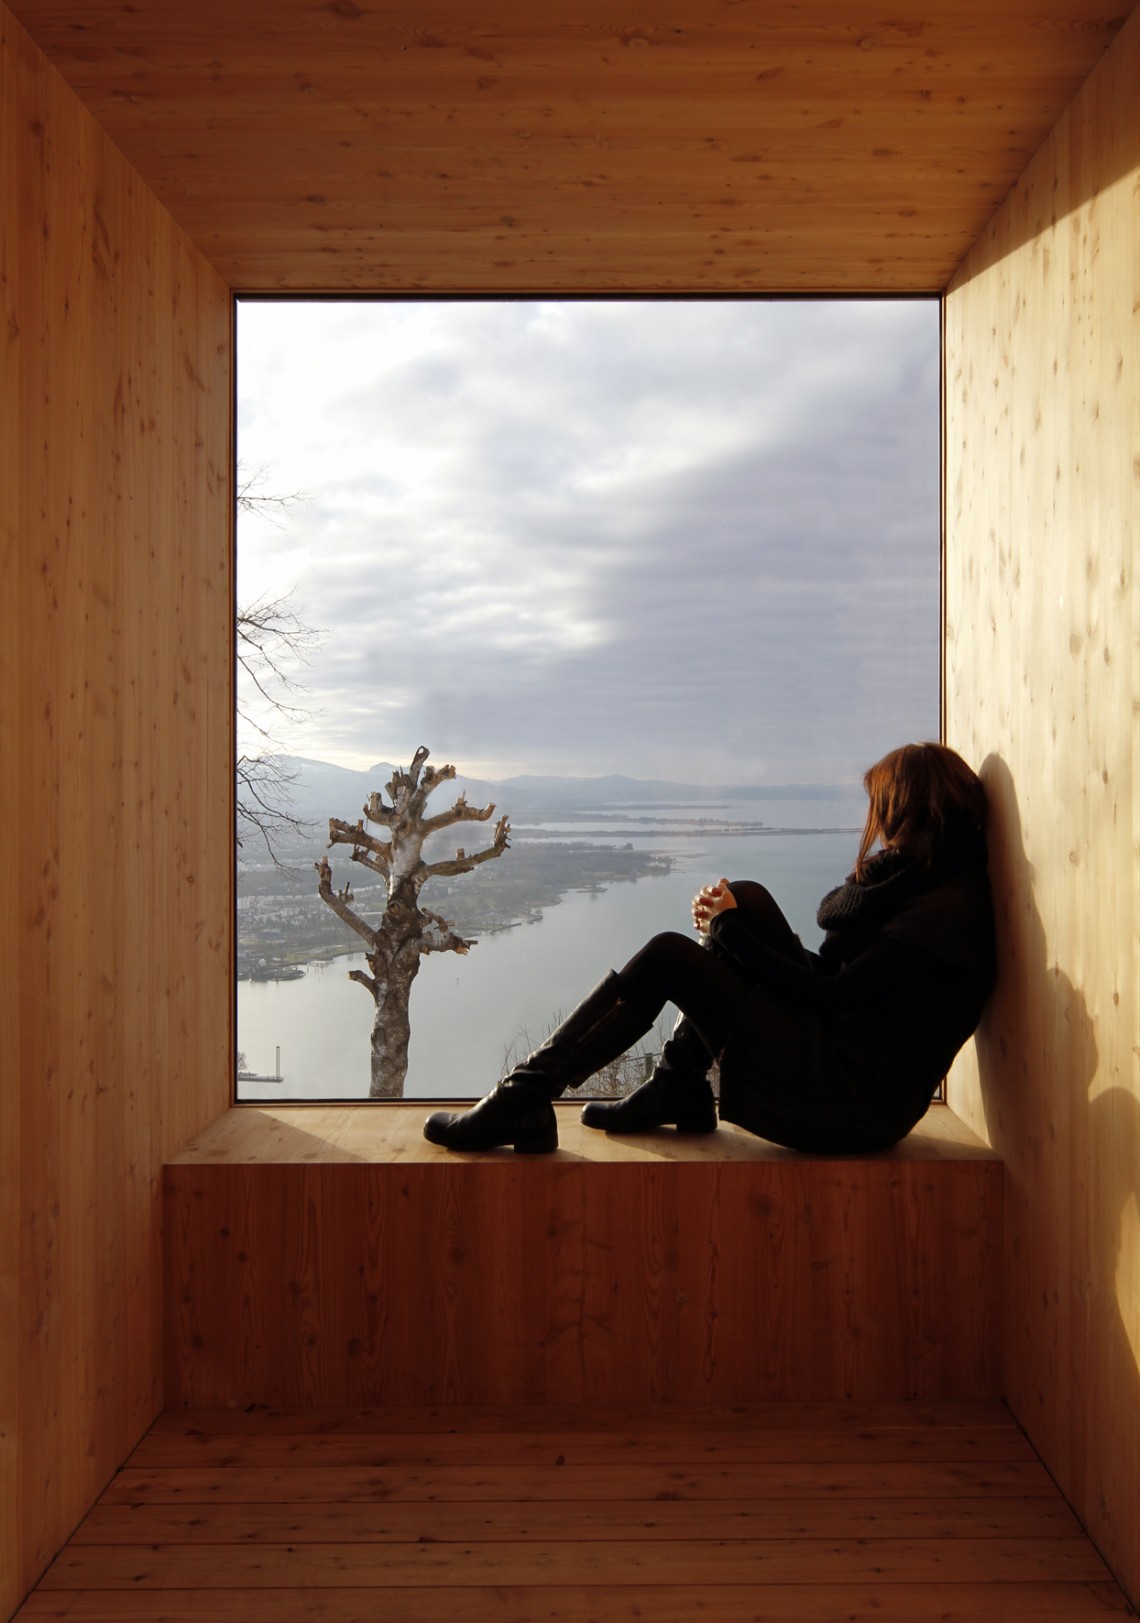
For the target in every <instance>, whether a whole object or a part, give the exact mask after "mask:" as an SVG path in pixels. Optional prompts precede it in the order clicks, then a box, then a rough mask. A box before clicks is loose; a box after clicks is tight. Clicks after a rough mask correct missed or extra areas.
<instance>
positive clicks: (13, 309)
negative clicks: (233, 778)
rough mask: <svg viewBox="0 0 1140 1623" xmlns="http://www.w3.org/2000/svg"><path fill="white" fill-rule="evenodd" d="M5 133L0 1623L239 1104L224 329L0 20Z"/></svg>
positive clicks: (105, 1438) (35, 1567)
mask: <svg viewBox="0 0 1140 1623" xmlns="http://www.w3.org/2000/svg"><path fill="white" fill-rule="evenodd" d="M0 117H2V118H3V143H2V150H3V154H4V158H3V162H4V170H3V177H2V178H3V182H4V184H3V186H2V188H0V220H2V225H0V230H2V232H3V237H2V240H0V265H2V267H3V271H2V283H0V292H2V298H3V310H2V320H0V346H2V347H0V353H2V354H3V368H4V371H3V384H4V401H5V410H4V413H3V421H2V426H0V438H2V443H3V452H2V453H0V456H2V460H0V473H2V478H0V508H2V515H3V516H2V523H3V530H2V541H3V558H2V580H3V586H2V589H0V605H2V606H0V642H2V644H3V652H2V654H0V659H2V660H3V672H2V674H3V681H2V683H0V738H2V740H3V764H2V769H0V780H2V789H0V793H2V795H3V802H2V805H0V815H2V816H3V820H4V827H5V829H6V830H7V831H8V835H9V838H10V839H11V842H12V844H11V847H10V857H9V864H8V866H9V883H8V888H7V898H6V904H5V907H4V909H3V921H2V923H0V944H2V945H0V952H2V964H0V998H2V999H3V1007H2V1009H0V1031H2V1032H3V1037H2V1038H0V1041H2V1042H3V1075H2V1077H0V1100H2V1103H0V1112H2V1119H0V1157H2V1158H3V1165H2V1168H0V1174H2V1175H0V1189H2V1191H3V1193H2V1194H0V1218H2V1220H3V1221H2V1227H0V1527H2V1533H0V1615H3V1616H7V1615H8V1614H9V1613H10V1612H11V1610H12V1608H13V1607H14V1606H15V1605H16V1603H17V1601H18V1600H19V1598H20V1596H21V1595H22V1594H23V1593H24V1591H25V1590H26V1589H27V1588H28V1587H29V1586H30V1584H31V1583H32V1582H33V1581H34V1580H35V1578H36V1577H37V1576H38V1574H39V1573H40V1572H41V1571H42V1570H43V1568H44V1566H45V1565H46V1563H47V1562H48V1561H49V1560H50V1559H51V1557H52V1556H53V1554H54V1553H55V1551H56V1550H57V1549H58V1547H59V1545H60V1543H61V1542H62V1540H63V1539H64V1538H66V1537H67V1535H68V1534H69V1532H70V1531H71V1529H72V1528H73V1527H74V1525H75V1523H76V1521H77V1520H78V1518H79V1517H80V1516H82V1514H83V1513H84V1511H85V1510H86V1508H87V1507H88V1506H89V1504H90V1503H91V1500H92V1499H93V1497H94V1496H95V1494H96V1493H97V1492H98V1491H99V1489H100V1488H101V1487H102V1486H103V1484H104V1483H105V1482H106V1480H107V1478H108V1477H109V1476H110V1475H111V1473H112V1472H113V1471H114V1469H115V1467H116V1466H117V1465H118V1464H119V1463H120V1461H121V1460H122V1458H123V1455H124V1453H125V1451H126V1450H127V1449H129V1448H130V1446H131V1444H132V1443H133V1442H134V1441H135V1440H136V1439H137V1438H138V1436H139V1435H140V1434H141V1432H142V1431H143V1430H144V1429H145V1427H146V1426H147V1425H148V1424H149V1422H150V1421H151V1420H152V1419H153V1417H154V1415H155V1413H156V1412H157V1409H158V1407H159V1404H160V1398H161V1345H162V1306H161V1285H160V1278H159V1275H160V1269H161V1263H162V1253H161V1242H160V1233H159V1224H160V1218H161V1192H160V1168H161V1165H162V1162H163V1160H164V1158H165V1157H166V1156H167V1155H168V1154H169V1153H170V1152H171V1151H172V1150H173V1149H175V1148H177V1147H178V1145H179V1144H181V1143H182V1142H183V1141H184V1140H185V1138H186V1137H188V1136H189V1135H190V1134H191V1133H192V1132H193V1131H194V1130H196V1129H197V1128H199V1127H201V1126H202V1125H203V1124H204V1123H205V1122H207V1121H209V1120H210V1119H211V1118H212V1117H213V1116H215V1115H217V1114H218V1113H219V1112H220V1111H221V1110H222V1109H224V1107H225V1105H226V1103H227V1096H228V1091H229V1089H228V1071H229V1067H228V1063H227V1055H228V1033H229V1026H230V1016H229V999H228V990H227V988H228V979H229V970H228V962H229V951H230V935H231V929H230V907H229V896H230V874H229V867H230V864H229V849H230V840H229V828H230V817H229V804H228V802H229V795H228V791H227V789H226V785H227V783H228V775H229V759H230V746H229V736H230V721H229V690H230V682H229V674H228V672H229V663H230V635H231V633H230V589H229V562H228V531H229V489H230V481H229V472H228V459H229V418H230V403H229V377H230V366H229V321H230V314H229V301H228V298H227V294H226V289H225V288H224V286H223V285H222V284H221V283H220V282H219V281H218V278H217V277H216V275H215V274H214V273H213V272H212V271H211V270H210V268H209V266H208V265H207V264H206V263H205V261H204V260H203V259H202V257H201V256H200V255H199V254H198V253H197V252H196V251H195V250H194V249H193V247H192V246H191V245H189V244H188V243H187V242H186V240H185V238H184V237H183V236H182V234H181V232H180V231H179V230H178V229H177V227H175V225H174V224H173V222H172V221H171V220H170V219H169V217H168V216H167V215H166V214H165V213H164V211H163V210H162V209H161V207H160V206H159V205H158V204H157V203H156V202H155V200H154V199H153V197H151V196H150V195H149V194H148V193H147V191H146V188H145V187H144V186H143V185H142V183H141V182H140V181H139V179H138V177H137V176H136V175H134V174H133V173H132V172H131V170H130V169H129V168H128V167H127V165H126V164H125V163H124V162H123V160H122V158H121V156H120V155H119V154H118V153H117V152H116V151H115V149H114V147H113V146H112V145H111V143H110V141H109V140H108V139H107V138H106V136H105V135H103V134H102V132H101V131H100V130H99V129H98V127H97V126H96V125H95V124H94V122H93V120H92V119H91V117H90V115H89V114H88V113H87V112H86V110H85V109H84V108H83V107H82V106H81V105H80V103H79V102H78V101H77V100H76V98H75V97H74V96H73V95H72V93H71V92H70V91H69V90H68V89H67V87H66V86H65V85H64V84H63V82H62V81H61V80H60V79H59V77H58V76H57V74H56V73H55V72H54V70H53V69H52V68H51V67H50V66H49V65H48V63H47V62H46V61H45V60H44V58H43V57H42V55H41V54H40V53H39V52H38V51H37V50H36V49H35V47H34V46H33V45H32V44H31V43H30V41H28V39H27V38H26V36H25V35H24V34H23V32H22V30H21V29H20V28H19V27H18V25H17V24H15V23H14V22H13V20H12V18H11V16H10V15H9V14H8V13H7V12H5V11H3V9H2V8H0ZM9 408H11V409H9Z"/></svg>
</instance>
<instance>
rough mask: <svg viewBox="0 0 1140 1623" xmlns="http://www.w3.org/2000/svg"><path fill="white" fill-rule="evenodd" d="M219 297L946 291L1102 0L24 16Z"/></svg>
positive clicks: (505, 1)
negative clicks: (629, 11) (226, 290)
mask: <svg viewBox="0 0 1140 1623" xmlns="http://www.w3.org/2000/svg"><path fill="white" fill-rule="evenodd" d="M14 9H15V11H16V14H17V15H18V16H19V17H20V19H21V20H22V22H23V23H24V24H25V26H26V27H27V28H28V29H29V30H30V31H31V33H32V34H33V36H34V37H35V39H36V40H37V42H38V43H39V44H40V45H41V47H42V48H43V49H44V50H45V51H46V52H47V54H48V55H49V56H50V58H51V60H52V61H53V62H54V63H55V64H56V66H57V67H58V68H59V70H60V72H61V73H62V74H63V75H64V76H65V77H66V79H67V81H68V83H69V84H71V85H72V86H73V88H74V89H75V90H76V91H77V93H78V94H79V95H80V96H81V97H82V98H83V99H84V101H85V102H86V104H87V105H88V106H89V107H90V108H91V110H92V111H93V112H94V114H95V116H96V118H97V119H98V120H99V122H100V123H101V124H102V126H103V127H104V128H105V129H106V130H107V131H108V132H109V133H110V134H111V135H112V136H113V138H114V140H115V141H116V142H117V143H118V145H119V147H120V148H121V150H122V151H123V152H124V153H125V154H126V155H127V157H128V159H129V160H130V161H131V162H132V163H133V164H134V165H135V166H136V167H137V169H138V171H139V173H140V174H141V175H142V176H143V178H144V179H145V180H146V181H147V183H148V184H149V185H150V186H152V187H153V189H154V190H155V192H156V194H157V195H158V196H159V197H160V198H161V199H162V201H163V202H164V203H165V204H166V205H167V206H168V207H169V208H170V210H171V212H172V213H173V215H174V216H175V218H176V219H178V220H179V221H180V222H181V224H182V225H183V226H184V227H185V228H186V230H187V231H188V233H189V234H190V236H191V237H192V238H193V240H194V241H195V242H196V243H197V244H198V246H199V247H200V248H201V249H202V251H203V252H204V253H205V254H207V256H208V257H209V258H210V260H211V262H212V263H213V264H214V265H215V266H216V267H217V268H218V270H219V271H220V272H221V274H222V275H223V276H224V277H225V278H226V280H227V281H228V282H229V284H230V285H231V286H233V287H235V288H238V289H241V290H246V291H250V290H257V289H261V290H274V289H293V290H306V289H307V290H312V289H318V290H319V289H325V290H339V291H347V290H353V289H362V290H365V291H377V290H388V291H393V290H398V289H405V290H409V289H419V290H427V291H436V292H445V293H451V292H462V291H471V292H474V291H500V292H510V291H513V292H519V291H523V292H527V291H529V292H559V291H594V292H597V291H618V290H629V291H638V292H647V291H648V292H655V291H666V292H690V291H704V292H712V291H727V292H749V291H755V290H758V289H760V290H795V291H809V290H816V291H835V290H855V291H863V290H881V291H884V290H894V291H908V292H913V291H927V292H936V291H939V290H940V289H942V288H943V287H944V286H945V285H946V283H947V281H948V280H949V278H950V276H951V274H952V273H953V271H954V270H955V268H956V267H957V265H958V264H959V263H960V261H961V260H962V258H963V256H964V254H965V253H966V252H967V250H968V249H969V247H970V245H971V244H972V243H973V242H974V240H975V239H976V237H977V235H978V233H979V232H980V231H981V230H982V229H983V227H984V225H985V223H986V221H987V220H988V219H989V218H990V216H991V214H992V213H993V211H994V209H995V208H997V207H998V205H999V204H1000V202H1001V200H1002V198H1004V196H1005V195H1006V193H1007V192H1008V190H1009V187H1010V185H1011V184H1012V183H1013V181H1014V180H1015V179H1016V177H1017V176H1018V175H1019V174H1020V173H1021V171H1022V170H1023V169H1024V167H1025V164H1026V163H1027V161H1028V160H1029V158H1030V157H1031V156H1032V154H1033V152H1034V151H1035V150H1036V148H1037V147H1038V145H1039V144H1040V142H1041V141H1042V139H1043V138H1044V137H1045V135H1046V134H1047V132H1048V131H1049V129H1050V128H1051V127H1052V125H1053V123H1054V122H1055V120H1056V118H1057V117H1058V115H1059V114H1060V112H1061V111H1062V109H1063V108H1064V107H1065V105H1066V104H1067V102H1068V101H1069V100H1070V98H1071V97H1072V95H1073V94H1074V92H1075V91H1076V89H1077V88H1078V86H1079V85H1080V84H1081V82H1082V80H1083V79H1084V78H1085V77H1086V75H1087V74H1088V73H1089V71H1090V70H1091V68H1092V67H1093V65H1094V64H1095V62H1096V61H1097V59H1098V58H1099V56H1100V55H1101V53H1102V52H1103V50H1104V49H1105V47H1106V46H1107V44H1108V43H1109V41H1110V40H1111V38H1112V36H1113V33H1114V31H1115V29H1116V28H1117V26H1118V24H1119V19H1118V17H1117V16H1115V15H1112V14H1109V13H1106V9H1105V7H1104V6H1103V5H1102V4H1101V3H1100V0H1055V3H1053V4H1052V5H1050V6H1049V7H1048V8H1043V7H1041V6H1032V5H1026V4H1025V3H1024V0H991V3H990V4H989V5H986V6H984V7H983V6H980V5H977V4H970V5H953V6H947V5H945V4H939V3H935V0H911V4H910V5H909V6H908V7H907V8H906V9H905V10H904V11H903V12H901V13H896V12H885V13H881V14H878V13H868V12H866V11H865V10H861V9H860V8H858V7H855V6H853V5H852V4H851V3H850V0H813V3H812V5H811V6H809V7H804V6H803V5H802V4H801V3H799V0H766V3H765V4H764V5H763V6H751V7H741V6H731V5H724V4H722V3H721V0H699V3H693V0H685V3H682V0H669V3H666V4H659V5H658V6H656V7H655V8H654V11H653V15H652V17H649V16H646V17H638V18H635V17H633V16H630V17H628V18H625V17H622V16H621V15H619V14H616V13H614V11H613V10H612V8H611V7H608V6H606V5H604V4H602V3H600V0H573V3H569V0H548V3H547V4H545V5H543V6H535V5H533V4H529V3H526V0H499V3H498V4H497V5H496V6H495V7H494V8H488V7H486V6H483V7H480V8H478V9H477V10H473V9H472V7H471V6H470V5H468V4H464V3H463V0H444V3H442V4H440V5H438V6H436V7H434V8H433V9H432V12H431V16H430V18H427V17H425V16H424V14H423V12H422V9H421V8H419V7H417V6H415V5H412V4H410V3H409V0H390V3H387V4H385V5H383V6H371V5H356V4H355V3H352V0H333V3H329V4H321V5H314V4H311V3H308V0H243V4H242V5H240V6H234V5H228V4H223V3H222V0H203V3H201V4H198V5H195V6H193V7H191V8H186V7H174V6H168V5H151V6H141V5H139V6H123V5H122V4H120V3H119V0H14Z"/></svg>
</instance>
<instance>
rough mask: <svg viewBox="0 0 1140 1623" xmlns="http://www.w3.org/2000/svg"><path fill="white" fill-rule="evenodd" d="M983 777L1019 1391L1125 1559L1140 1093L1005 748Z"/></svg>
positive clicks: (1129, 1531) (1013, 1373)
mask: <svg viewBox="0 0 1140 1623" xmlns="http://www.w3.org/2000/svg"><path fill="white" fill-rule="evenodd" d="M980 776H981V778H982V780H983V782H984V783H985V786H986V791H987V794H988V796H989V802H990V820H989V847H990V872H991V876H992V879H993V888H994V898H995V905H996V928H997V952H998V966H999V969H998V983H997V987H996V989H995V992H994V996H993V998H992V1000H991V1003H990V1007H989V1009H988V1010H987V1012H986V1015H985V1017H984V1019H983V1022H982V1025H981V1026H980V1028H979V1030H978V1033H977V1052H978V1067H979V1080H980V1086H981V1097H982V1105H983V1108H984V1111H985V1117H986V1125H987V1128H988V1132H989V1138H990V1143H991V1144H992V1145H993V1147H994V1148H995V1149H996V1150H997V1151H998V1152H999V1153H1000V1154H1001V1156H1002V1159H1003V1160H1004V1162H1005V1165H1006V1169H1007V1182H1006V1234H1007V1240H1006V1254H1007V1262H1008V1270H1007V1287H1006V1290H1007V1305H1006V1371H1007V1374H1006V1387H1007V1396H1008V1397H1009V1400H1010V1403H1011V1406H1012V1407H1013V1409H1014V1412H1015V1413H1016V1414H1017V1415H1018V1418H1019V1419H1020V1420H1021V1421H1022V1423H1023V1424H1025V1425H1026V1427H1027V1429H1028V1430H1029V1433H1030V1436H1031V1438H1032V1440H1033V1441H1034V1443H1035V1444H1036V1446H1037V1447H1038V1450H1039V1451H1040V1452H1041V1453H1042V1455H1043V1456H1044V1457H1045V1460H1046V1463H1047V1464H1048V1465H1049V1466H1050V1468H1051V1469H1052V1470H1053V1471H1054V1474H1055V1475H1057V1477H1058V1479H1059V1480H1060V1482H1061V1486H1062V1488H1063V1489H1064V1490H1065V1492H1066V1493H1067V1494H1068V1495H1069V1497H1070V1498H1071V1499H1072V1500H1073V1502H1074V1504H1075V1505H1076V1507H1077V1509H1078V1512H1079V1513H1080V1514H1081V1515H1082V1518H1083V1519H1084V1520H1085V1521H1086V1523H1087V1524H1088V1525H1089V1529H1090V1531H1091V1532H1092V1534H1093V1537H1094V1539H1095V1540H1096V1542H1097V1543H1098V1544H1100V1546H1101V1548H1102V1551H1103V1553H1104V1554H1105V1555H1106V1557H1107V1558H1108V1559H1109V1561H1110V1564H1113V1565H1115V1566H1117V1570H1118V1571H1119V1565H1118V1559H1119V1558H1120V1557H1121V1555H1122V1554H1123V1552H1127V1551H1128V1550H1130V1549H1133V1550H1134V1548H1135V1545H1136V1534H1135V1528H1134V1525H1133V1518H1134V1516H1135V1504H1136V1495H1137V1491H1138V1490H1140V1437H1138V1432H1140V1418H1138V1417H1140V1303H1138V1300H1137V1292H1138V1290H1140V1100H1138V1099H1137V1098H1136V1097H1135V1096H1134V1094H1133V1093H1132V1092H1131V1090H1130V1089H1129V1088H1128V1087H1127V1086H1120V1085H1114V1082H1115V1079H1114V1077H1112V1076H1108V1075H1102V1074H1101V1056H1100V1054H1099V1052H1098V1046H1097V1035H1096V1030H1095V1029H1094V1021H1093V1018H1092V1016H1091V1015H1090V1013H1089V1008H1088V1005H1087V1003H1086V1000H1085V998H1084V996H1083V995H1082V993H1081V991H1080V990H1079V989H1078V988H1077V987H1076V986H1074V984H1073V982H1072V981H1071V980H1070V979H1069V977H1068V976H1067V975H1066V974H1065V973H1064V971H1063V970H1062V969H1061V968H1060V967H1059V966H1058V965H1057V964H1056V963H1050V962H1049V956H1050V943H1049V940H1048V937H1047V932H1046V927H1045V923H1044V921H1043V919H1042V916H1041V912H1040V910H1039V907H1038V891H1037V885H1036V879H1037V876H1036V874H1035V872H1034V869H1033V866H1032V864H1031V863H1030V862H1029V859H1028V856H1027V855H1026V851H1025V846H1024V841H1023V835H1022V827H1021V818H1020V814H1019V810H1018V803H1017V794H1016V789H1015V786H1014V782H1013V778H1012V776H1011V774H1010V771H1009V768H1008V767H1007V765H1006V764H1005V762H1004V761H1002V760H1000V759H999V758H998V757H996V756H990V757H989V758H988V759H987V760H986V761H985V763H984V765H983V766H982V768H981V772H980ZM1122 877H1125V876H1122ZM1097 905H1098V904H1097V898H1096V897H1093V896H1090V897H1089V898H1088V906H1089V907H1090V908H1095V907H1096V906H1097ZM1132 1598H1133V1599H1135V1598H1136V1597H1135V1596H1133V1597H1132Z"/></svg>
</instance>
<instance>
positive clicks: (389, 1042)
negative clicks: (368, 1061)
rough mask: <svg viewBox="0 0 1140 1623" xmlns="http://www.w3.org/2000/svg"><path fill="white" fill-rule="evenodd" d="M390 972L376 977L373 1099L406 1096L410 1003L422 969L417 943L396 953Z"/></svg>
mask: <svg viewBox="0 0 1140 1623" xmlns="http://www.w3.org/2000/svg"><path fill="white" fill-rule="evenodd" d="M394 956H395V962H394V963H393V964H392V965H391V966H390V967H389V969H388V970H387V973H386V974H384V973H383V972H381V974H382V976H383V978H381V975H377V977H376V992H375V998H376V1018H375V1020H373V1022H372V1081H371V1085H370V1086H369V1089H368V1097H369V1098H370V1099H402V1098H403V1097H404V1079H405V1077H406V1076H407V1074H408V1043H409V1042H410V1040H411V1035H412V1024H411V1016H410V1013H409V1004H410V1002H411V996H412V982H413V981H414V980H415V978H416V976H417V974H418V973H419V968H420V957H419V953H418V951H417V950H416V947H415V944H414V943H412V944H411V950H410V951H409V950H408V948H407V947H405V948H404V950H403V951H402V952H398V953H396V954H395V955H394Z"/></svg>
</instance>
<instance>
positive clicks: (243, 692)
mask: <svg viewBox="0 0 1140 1623" xmlns="http://www.w3.org/2000/svg"><path fill="white" fill-rule="evenodd" d="M263 479H264V471H263V470H258V471H257V472H255V473H251V474H249V475H247V476H246V477H244V478H243V480H242V483H241V484H240V485H239V486H238V492H237V506H238V510H239V512H245V513H259V514H261V515H262V517H265V518H268V519H269V520H270V521H271V522H272V523H274V524H279V525H282V526H283V521H284V519H285V517H286V516H287V515H288V513H289V512H290V510H291V509H292V508H293V507H294V506H295V505H296V504H297V503H298V502H300V501H304V499H305V498H304V496H303V495H302V494H301V493H300V492H290V493H289V494H287V495H280V496H275V495H266V494H264V493H263V492H262V491H261V490H260V488H259V487H260V485H261V482H262V480H263ZM236 632H237V637H236V649H237V665H238V684H237V687H238V698H237V714H238V730H239V734H240V736H241V739H242V747H240V751H239V754H238V757H237V761H236V765H235V775H236V780H237V843H238V846H239V848H240V847H242V846H244V844H245V842H246V840H247V838H250V837H251V836H257V837H259V838H260V839H261V840H262V841H263V842H264V845H265V849H266V851H267V852H268V854H269V856H270V857H271V859H272V860H273V862H274V863H275V865H276V866H277V867H279V868H280V867H282V866H283V864H282V861H281V847H282V843H283V842H284V841H286V840H288V839H289V838H290V837H299V836H301V835H304V834H307V833H310V832H311V831H312V828H313V825H312V824H311V823H307V822H305V821H304V820H303V819H302V818H299V817H297V816H296V815H295V814H294V812H293V810H292V787H293V784H294V782H295V781H296V773H295V772H294V771H292V770H291V769H290V768H289V766H288V765H287V762H286V757H285V755H284V752H283V751H282V749H281V748H280V746H279V743H278V741H277V739H276V737H275V735H274V730H273V723H274V722H278V721H286V722H293V721H300V720H303V719H304V717H305V716H306V715H307V714H308V711H307V709H306V707H305V705H304V704H303V703H301V702H299V701H300V700H301V698H302V696H303V694H304V689H303V688H302V686H301V685H300V683H299V682H298V681H297V680H296V677H295V676H294V675H293V671H294V670H295V669H296V667H297V666H298V665H303V664H305V663H307V661H308V658H309V655H310V654H311V653H312V652H313V651H314V649H316V648H317V647H319V645H320V643H321V641H322V633H321V632H319V631H316V630H314V629H313V628H312V627H311V626H308V625H306V624H305V623H304V621H303V620H302V619H301V617H300V616H299V614H298V613H297V610H296V606H295V601H294V593H293V592H292V591H289V592H283V593H280V594H279V595H278V596H276V597H272V596H270V595H269V594H263V595H262V596H261V597H259V598H257V599H256V600H255V601H254V602H253V603H249V604H246V605H244V606H241V607H239V608H238V611H237V625H236Z"/></svg>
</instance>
